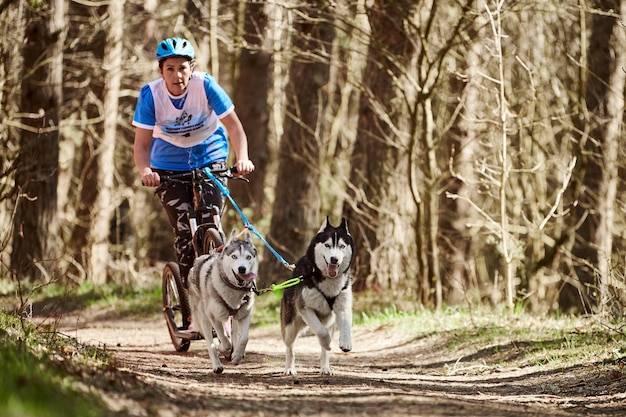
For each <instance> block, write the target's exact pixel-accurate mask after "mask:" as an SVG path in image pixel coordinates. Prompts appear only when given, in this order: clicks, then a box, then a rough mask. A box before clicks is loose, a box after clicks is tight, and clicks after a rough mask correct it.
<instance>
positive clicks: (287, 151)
mask: <svg viewBox="0 0 626 417" xmlns="http://www.w3.org/2000/svg"><path fill="white" fill-rule="evenodd" d="M327 7H328V4H327V2H326V1H323V0H317V1H312V2H309V5H308V7H297V10H298V14H297V15H294V17H295V19H296V23H295V24H294V30H295V33H296V34H297V36H296V38H294V41H293V45H294V53H295V56H294V59H293V61H292V65H291V72H290V78H289V83H288V85H287V88H286V90H285V94H286V99H287V108H286V119H285V123H284V126H285V127H284V134H283V139H282V141H281V146H280V149H279V153H280V155H279V163H280V165H279V169H278V177H277V180H276V197H275V200H274V205H273V208H272V224H271V227H270V233H269V239H268V241H269V242H270V244H272V245H273V246H274V247H276V248H277V249H278V250H279V252H282V253H283V256H284V257H285V258H286V260H287V261H288V262H295V261H296V260H297V259H298V258H300V257H301V256H302V255H304V252H305V250H306V247H307V246H308V242H309V241H310V239H311V238H312V236H313V234H314V233H315V232H316V231H317V230H318V229H319V226H320V224H321V219H320V213H319V209H320V194H319V187H320V181H319V179H320V171H319V165H320V160H319V157H320V149H319V147H320V143H321V142H320V141H321V139H320V136H319V134H320V132H321V131H323V127H321V126H320V125H321V124H322V123H323V120H321V118H320V117H319V115H320V114H323V113H322V109H323V108H324V106H325V102H326V98H327V94H326V92H325V91H324V87H325V86H326V84H327V83H328V77H329V62H328V58H327V57H326V54H325V52H324V51H325V48H326V45H329V44H330V42H331V41H332V38H333V25H332V14H329V13H328V10H327ZM271 257H272V255H271V254H269V253H268V254H267V258H268V259H270V258H271ZM268 271H269V273H267V274H265V280H266V281H267V282H271V281H275V280H280V278H279V277H281V276H283V277H284V273H283V274H280V273H278V270H277V267H276V264H275V263H274V266H273V267H272V266H269V265H268ZM267 282H266V283H267Z"/></svg>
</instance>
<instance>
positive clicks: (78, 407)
mask: <svg viewBox="0 0 626 417" xmlns="http://www.w3.org/2000/svg"><path fill="white" fill-rule="evenodd" d="M78 352H79V349H78V348H77V345H76V343H73V344H72V343H71V342H70V341H68V340H67V339H65V338H63V337H60V336H58V337H57V336H51V334H46V333H40V332H37V331H36V330H35V328H34V327H33V326H32V325H30V324H28V323H26V322H24V321H20V320H19V319H18V318H16V317H14V316H10V315H6V314H4V313H0V357H1V358H2V360H1V361H0V415H2V416H6V417H55V416H59V417H66V416H85V417H91V416H94V417H96V416H104V415H110V414H106V408H105V407H104V405H103V403H102V401H101V400H100V399H99V398H97V397H95V396H94V395H93V394H90V393H87V392H84V391H82V390H81V389H80V388H79V387H80V386H81V385H79V384H78V379H77V378H75V377H72V376H71V375H69V374H68V373H67V370H64V369H63V368H62V367H61V366H60V365H59V363H61V362H64V361H66V360H72V361H80V360H90V361H93V360H100V359H102V358H103V357H104V358H105V359H106V355H101V354H100V353H98V351H97V350H96V349H94V348H86V349H84V350H83V351H82V352H80V353H78ZM68 355H69V356H68ZM71 356H75V357H74V358H72V357H71ZM51 358H57V359H59V361H58V362H57V361H53V360H52V359H51Z"/></svg>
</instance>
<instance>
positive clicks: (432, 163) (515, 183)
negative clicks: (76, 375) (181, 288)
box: [0, 0, 626, 317]
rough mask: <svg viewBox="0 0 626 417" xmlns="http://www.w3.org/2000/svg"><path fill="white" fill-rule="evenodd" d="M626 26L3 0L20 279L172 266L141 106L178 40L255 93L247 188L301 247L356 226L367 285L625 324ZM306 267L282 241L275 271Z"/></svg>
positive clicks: (434, 7)
mask: <svg viewBox="0 0 626 417" xmlns="http://www.w3.org/2000/svg"><path fill="white" fill-rule="evenodd" d="M625 25H626V0H596V1H593V0H519V1H517V0H508V1H505V0H446V1H437V0H419V1H418V0H388V1H384V0H334V1H332V0H308V1H301V0H270V1H255V0H208V1H199V0H188V1H162V0H143V1H142V0H108V1H99V0H74V1H66V0H50V1H25V0H2V1H0V31H1V36H0V54H1V56H2V59H0V148H1V150H0V224H1V228H0V251H1V254H0V277H1V278H2V279H6V280H13V281H16V282H24V283H30V284H35V283H47V282H52V281H55V282H61V283H64V284H66V285H68V286H69V285H80V284H81V283H83V282H91V283H93V284H95V285H100V284H105V283H117V284H122V285H134V284H136V283H140V282H143V281H146V280H148V281H150V280H152V281H156V280H158V279H159V275H158V274H159V269H158V266H159V265H160V264H161V263H162V262H163V261H166V260H171V259H173V256H174V252H173V234H172V231H171V229H170V227H169V224H168V223H167V219H166V217H165V215H164V212H163V210H162V208H161V207H160V205H159V202H158V201H157V198H156V197H155V196H154V191H153V190H152V189H149V188H146V187H142V186H141V183H140V178H139V175H138V173H137V172H136V170H135V167H134V165H133V156H132V148H133V138H134V128H133V127H132V126H131V121H132V117H133V112H134V107H135V104H136V101H137V97H138V93H139V90H140V89H141V87H142V86H143V85H144V84H145V83H147V82H149V81H152V80H154V79H156V78H158V77H159V75H158V72H157V62H156V61H155V58H154V52H155V48H156V46H157V44H158V42H159V41H160V40H162V39H164V38H167V37H171V36H180V37H185V38H187V39H189V40H190V41H191V42H192V43H193V45H194V47H195V49H196V55H197V69H198V70H201V71H208V72H209V73H211V74H212V75H213V76H214V77H215V78H216V79H217V80H218V81H219V82H220V84H221V85H223V86H224V87H225V89H226V90H227V92H228V94H229V95H230V96H231V98H232V99H233V101H234V103H235V106H236V111H237V113H238V115H239V117H240V119H241V121H242V123H243V125H244V128H245V130H246V132H247V135H248V140H249V148H250V156H251V159H252V160H253V161H254V163H255V165H256V170H255V172H253V173H252V174H251V175H249V180H250V181H249V183H242V182H231V184H230V188H231V192H232V196H233V198H234V199H235V201H236V202H237V204H238V205H239V206H240V207H242V208H244V212H245V214H246V216H247V217H248V218H249V219H250V221H251V223H252V224H254V225H255V227H256V228H257V229H258V230H260V231H261V233H262V234H263V235H264V236H265V238H266V240H267V241H268V242H269V243H270V244H271V245H272V246H273V247H274V248H276V250H277V251H278V252H279V253H280V254H282V256H283V257H284V258H285V259H287V260H289V261H290V262H294V261H295V260H297V259H298V258H299V257H300V256H302V255H303V253H304V251H305V250H306V247H307V245H308V243H309V240H310V239H311V237H312V236H313V234H314V233H315V232H316V231H317V230H318V229H319V227H320V224H321V223H322V221H323V220H324V219H325V218H326V216H328V217H329V218H330V219H331V222H333V223H335V224H338V223H339V221H340V220H341V219H342V218H346V219H347V221H348V227H349V229H350V232H351V233H352V235H353V237H354V240H355V242H356V246H357V250H356V257H355V260H354V263H353V267H352V270H353V288H354V291H355V292H356V293H357V296H358V293H359V292H365V291H371V292H373V293H374V294H376V297H377V298H378V299H380V300H406V301H407V302H410V303H413V304H414V305H419V306H423V307H425V308H432V309H440V308H444V307H445V306H447V305H470V306H471V305H478V304H487V305H505V306H506V307H508V308H509V309H511V310H514V309H524V310H527V311H530V312H532V313H535V314H546V313H554V312H565V313H581V314H591V313H603V314H610V315H612V316H614V317H616V316H620V315H622V314H623V313H624V307H625V306H626V291H625V290H626V279H625V276H626V224H625V222H624V212H625V211H626V186H625V184H624V181H623V180H622V177H623V173H624V168H625V166H624V163H623V162H622V157H623V156H624V151H625V148H624V143H625V140H626V137H625V135H624V96H625V91H626V88H625V85H626V48H625V46H626V26H625ZM224 227H225V229H226V230H228V231H230V230H231V229H239V230H240V229H241V228H242V227H243V223H242V221H241V219H240V218H239V217H238V216H237V213H236V212H235V211H234V210H231V209H229V208H227V210H226V213H225V219H224ZM259 247H260V248H261V249H262V245H261V246H259ZM288 277H289V272H288V271H286V270H285V269H284V268H283V266H282V265H281V264H280V263H279V262H278V261H277V260H276V259H275V258H274V256H273V255H272V254H271V253H270V252H269V251H268V250H267V249H262V267H261V271H260V273H259V280H260V285H268V284H270V283H275V282H280V281H283V280H285V279H287V278H288Z"/></svg>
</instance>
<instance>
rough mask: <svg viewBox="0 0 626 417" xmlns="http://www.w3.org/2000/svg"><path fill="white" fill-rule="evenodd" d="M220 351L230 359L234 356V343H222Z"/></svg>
mask: <svg viewBox="0 0 626 417" xmlns="http://www.w3.org/2000/svg"><path fill="white" fill-rule="evenodd" d="M219 352H220V354H222V356H224V358H225V359H226V360H227V361H230V360H231V359H232V357H233V345H231V344H230V343H228V344H226V343H220V347H219Z"/></svg>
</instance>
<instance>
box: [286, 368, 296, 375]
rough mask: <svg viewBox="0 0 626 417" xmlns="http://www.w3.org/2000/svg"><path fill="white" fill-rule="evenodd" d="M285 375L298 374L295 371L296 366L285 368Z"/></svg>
mask: <svg viewBox="0 0 626 417" xmlns="http://www.w3.org/2000/svg"><path fill="white" fill-rule="evenodd" d="M285 375H293V376H295V375H298V371H296V368H285Z"/></svg>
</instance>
